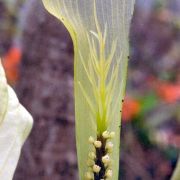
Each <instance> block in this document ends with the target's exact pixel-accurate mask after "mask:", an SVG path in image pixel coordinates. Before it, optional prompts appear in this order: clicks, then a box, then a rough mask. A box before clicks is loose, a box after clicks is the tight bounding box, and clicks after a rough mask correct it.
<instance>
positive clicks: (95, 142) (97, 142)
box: [94, 141, 102, 148]
mask: <svg viewBox="0 0 180 180" xmlns="http://www.w3.org/2000/svg"><path fill="white" fill-rule="evenodd" d="M94 146H95V147H96V148H100V147H101V146H102V143H101V141H94Z"/></svg>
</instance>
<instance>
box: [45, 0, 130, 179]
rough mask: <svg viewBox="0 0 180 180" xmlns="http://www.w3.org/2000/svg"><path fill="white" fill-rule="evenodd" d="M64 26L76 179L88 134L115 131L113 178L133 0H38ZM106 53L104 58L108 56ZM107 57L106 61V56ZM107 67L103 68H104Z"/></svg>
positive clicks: (82, 170) (83, 161) (82, 169)
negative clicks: (70, 58) (69, 46)
mask: <svg viewBox="0 0 180 180" xmlns="http://www.w3.org/2000/svg"><path fill="white" fill-rule="evenodd" d="M43 2H44V5H45V7H46V9H47V10H48V11H49V12H50V13H51V14H53V15H54V16H56V17H57V18H58V19H60V20H61V21H62V22H63V23H64V25H65V26H66V27H67V29H68V31H69V32H70V35H71V37H72V39H73V43H74V53H75V62H74V64H75V66H74V67H75V69H74V73H75V74H74V79H75V115H76V140H77V152H78V163H79V171H80V177H81V179H84V174H85V172H86V171H87V166H86V161H87V156H88V152H89V150H91V149H90V146H89V144H88V138H89V136H93V137H95V138H96V137H97V136H98V135H100V134H101V133H102V132H103V131H105V130H109V131H115V133H116V137H115V138H114V140H113V144H114V151H113V153H112V157H111V158H112V159H113V161H114V162H113V166H112V169H113V177H112V179H113V180H117V179H118V167H119V133H120V128H119V126H120V113H119V112H120V109H121V106H122V99H123V97H124V90H125V82H126V72H127V63H128V54H129V46H128V35H129V27H130V20H131V16H132V13H133V7H134V0H128V1H127V0H94V1H93V0H43ZM109 57H110V58H109ZM108 59H109V60H108ZM106 69H108V70H107V72H105V71H106Z"/></svg>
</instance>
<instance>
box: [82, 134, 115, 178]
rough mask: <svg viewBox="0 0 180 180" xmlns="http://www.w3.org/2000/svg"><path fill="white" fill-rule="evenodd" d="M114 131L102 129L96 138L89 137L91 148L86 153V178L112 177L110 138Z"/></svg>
mask: <svg viewBox="0 0 180 180" xmlns="http://www.w3.org/2000/svg"><path fill="white" fill-rule="evenodd" d="M114 136H115V132H109V131H104V132H103V133H102V134H101V135H100V136H98V137H97V138H96V139H95V138H93V137H92V136H90V137H89V143H90V144H91V145H92V148H91V149H92V150H91V151H90V152H89V154H88V159H87V166H88V171H87V172H86V174H85V179H86V180H108V179H111V178H112V175H113V171H112V168H111V167H112V159H111V158H110V156H111V153H112V151H113V143H112V139H113V138H114Z"/></svg>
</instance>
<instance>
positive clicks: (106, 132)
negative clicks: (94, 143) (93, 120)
mask: <svg viewBox="0 0 180 180" xmlns="http://www.w3.org/2000/svg"><path fill="white" fill-rule="evenodd" d="M102 136H103V138H104V139H108V138H109V132H108V131H104V132H103V133H102Z"/></svg>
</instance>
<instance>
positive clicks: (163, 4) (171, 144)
mask: <svg viewBox="0 0 180 180" xmlns="http://www.w3.org/2000/svg"><path fill="white" fill-rule="evenodd" d="M130 43H131V55H130V62H129V71H128V82H127V93H126V98H125V103H124V107H123V118H122V133H121V136H122V138H121V159H120V179H121V180H152V179H153V180H169V179H170V176H171V174H172V172H173V169H174V167H175V165H176V162H177V157H178V152H179V150H180V1H179V0H171V1H169V0H137V2H136V7H135V13H134V18H133V22H132V28H131V35H130ZM0 57H2V60H3V65H4V67H5V70H6V75H7V78H8V82H9V83H10V84H11V85H12V86H13V87H14V89H15V90H16V92H17V94H18V97H19V98H20V101H21V103H22V104H23V105H24V106H25V107H26V108H27V109H28V110H29V111H30V112H31V113H32V115H33V117H34V127H33V130H32V132H31V134H30V136H29V138H28V140H27V142H26V143H25V145H24V147H23V150H22V155H21V158H20V161H19V165H18V167H17V171H16V174H15V177H14V180H50V179H53V180H77V179H78V171H77V159H76V148H75V134H74V133H75V132H74V106H73V101H74V100H73V46H72V41H71V38H70V37H69V34H68V33H67V31H66V29H65V28H64V26H63V25H62V24H61V23H60V22H59V21H58V20H57V19H55V18H54V17H52V16H51V15H49V14H48V13H47V12H46V11H45V10H44V8H43V6H42V3H41V1H38V0H27V1H24V0H1V1H0Z"/></svg>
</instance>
